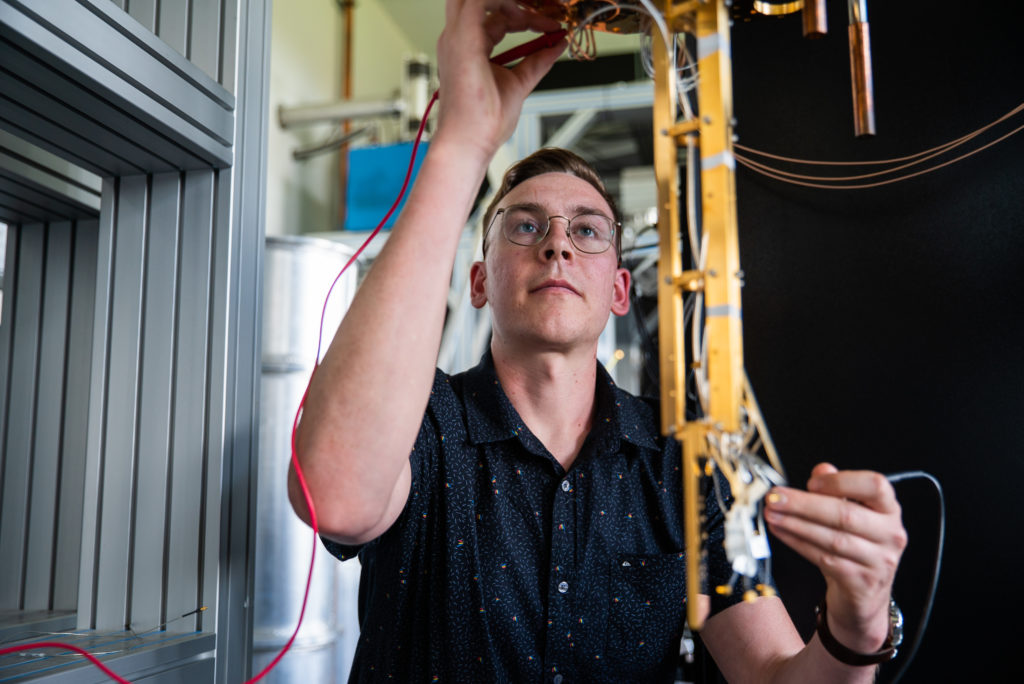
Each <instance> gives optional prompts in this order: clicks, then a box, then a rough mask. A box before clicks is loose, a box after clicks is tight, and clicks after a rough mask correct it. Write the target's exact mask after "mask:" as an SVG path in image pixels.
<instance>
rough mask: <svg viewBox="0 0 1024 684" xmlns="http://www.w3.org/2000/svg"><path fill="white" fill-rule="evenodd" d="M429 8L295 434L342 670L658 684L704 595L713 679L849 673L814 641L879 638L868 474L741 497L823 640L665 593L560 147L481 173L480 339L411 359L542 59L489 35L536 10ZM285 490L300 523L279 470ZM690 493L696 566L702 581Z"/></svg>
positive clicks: (658, 526) (664, 478) (774, 621)
mask: <svg viewBox="0 0 1024 684" xmlns="http://www.w3.org/2000/svg"><path fill="white" fill-rule="evenodd" d="M446 15H447V23H446V27H445V30H444V33H443V34H442V36H441V38H440V40H439V42H438V59H439V69H440V76H441V97H440V115H439V121H438V128H437V131H436V133H435V135H434V137H433V139H432V142H431V145H430V150H429V152H428V154H427V155H426V157H425V159H424V161H423V165H422V167H421V169H420V171H419V176H418V179H417V182H416V184H415V186H414V187H413V189H412V191H411V194H410V197H409V201H408V203H407V205H406V208H405V210H404V211H403V213H402V215H401V217H400V218H399V220H398V221H397V222H396V225H395V226H394V228H393V229H392V234H391V236H390V238H389V240H388V242H387V244H386V245H385V246H384V248H383V249H382V250H381V252H380V254H379V256H378V257H377V259H376V261H375V263H374V266H373V268H372V269H371V271H370V273H368V274H367V276H366V278H365V280H364V282H363V284H362V285H361V287H360V289H359V292H358V293H357V296H356V297H355V299H354V300H353V302H352V304H351V306H350V308H349V311H348V313H347V315H346V317H345V320H344V321H343V322H342V324H341V326H340V327H339V329H338V331H337V333H336V335H335V337H334V340H333V342H332V344H331V346H330V348H329V350H328V353H327V354H326V356H325V358H324V361H323V363H322V364H321V365H320V366H319V368H318V370H317V372H316V374H315V376H314V378H313V380H312V383H311V386H310V390H309V395H308V398H307V400H306V404H305V408H304V413H303V416H302V421H301V424H300V427H299V433H298V457H299V460H300V462H301V467H302V470H303V473H304V475H305V478H306V481H307V483H308V486H309V489H310V492H311V496H312V499H313V502H314V505H315V507H316V512H317V518H318V522H319V527H320V531H321V534H322V535H323V536H324V537H325V540H326V541H327V544H328V548H329V549H330V550H331V551H332V552H333V553H335V554H336V555H338V556H340V557H342V558H345V557H349V556H351V555H354V554H355V553H356V552H357V551H362V555H361V558H362V560H363V564H364V568H363V579H362V584H361V588H360V592H361V595H362V598H363V600H362V601H361V604H363V605H364V606H365V608H366V613H365V614H364V615H362V616H361V622H362V624H361V636H360V644H359V650H358V651H357V655H356V662H355V664H354V667H353V676H352V678H353V681H384V680H388V679H393V680H396V681H403V682H405V681H460V682H501V681H508V682H526V681H530V682H532V681H538V682H539V681H550V682H554V683H555V684H562V683H563V682H566V683H567V682H572V681H583V682H599V681H609V682H625V681H671V680H672V673H673V671H674V657H675V656H676V655H677V653H678V650H677V649H678V639H679V635H680V632H681V629H682V621H683V618H682V616H683V606H684V601H685V600H687V599H689V600H698V601H701V602H702V603H706V604H710V605H711V610H712V614H711V616H710V617H709V618H708V620H707V621H706V623H705V625H704V627H703V630H702V632H701V634H702V637H703V640H704V643H705V645H706V646H707V647H708V649H709V651H710V652H711V654H712V655H713V657H714V658H715V661H716V663H717V664H718V666H719V668H720V669H721V670H722V672H723V673H724V675H725V676H726V677H727V678H728V679H729V680H730V681H800V682H804V681H807V682H811V681H814V682H817V681H828V682H867V681H871V680H872V678H873V670H874V668H873V666H871V665H848V664H845V663H844V662H840V660H839V659H837V657H836V656H834V655H833V654H839V656H840V657H842V658H843V659H844V660H856V658H851V657H849V656H850V654H854V655H855V654H858V653H859V654H872V653H874V652H876V651H878V650H879V649H881V648H882V647H883V645H884V644H885V642H886V640H887V638H888V637H889V634H890V625H889V612H888V607H889V598H890V590H891V586H892V580H893V576H894V574H895V570H896V567H897V564H898V562H899V558H900V555H901V553H902V550H903V548H904V546H905V544H906V535H905V532H904V530H903V527H902V524H901V522H900V508H899V505H898V503H897V501H896V499H895V496H894V494H893V490H892V488H891V487H890V486H889V484H888V483H887V482H886V481H885V479H884V478H883V477H882V476H880V475H878V474H876V473H869V472H838V471H837V470H836V469H835V468H834V467H832V466H830V465H827V464H822V465H819V466H818V467H816V468H815V470H814V471H813V473H812V477H811V480H810V482H809V483H808V491H806V492H804V491H799V490H796V489H791V488H778V489H777V490H776V492H775V496H773V497H771V501H770V503H769V504H768V506H767V510H766V519H767V520H768V522H769V524H770V527H771V530H772V532H773V533H774V534H775V536H776V537H777V538H778V539H780V540H782V541H783V542H785V543H786V544H788V545H790V546H791V547H793V548H794V549H796V550H797V551H798V552H800V553H801V554H802V555H804V556H805V557H806V558H808V559H809V560H810V561H811V562H813V563H815V564H816V565H817V566H818V567H819V568H820V569H821V571H822V572H823V574H824V576H825V579H826V583H827V592H826V596H825V601H826V605H827V617H826V619H825V621H824V624H825V625H826V626H827V627H828V633H829V634H831V637H832V640H833V641H834V642H835V643H834V644H833V645H832V646H831V648H830V649H829V650H826V648H825V647H824V646H823V645H822V641H821V638H820V637H819V636H817V635H816V636H815V637H814V638H812V639H811V641H810V642H809V643H808V644H804V642H803V641H802V639H801V638H800V637H799V635H798V633H797V632H796V630H795V629H794V627H793V625H792V623H791V622H790V620H789V617H788V615H787V613H786V610H785V608H784V607H783V605H782V603H781V601H780V600H779V599H777V598H763V599H759V600H757V601H753V602H738V603H737V602H733V601H729V600H724V599H721V598H717V597H716V599H715V600H714V601H713V602H712V601H711V600H710V599H709V598H708V597H707V596H699V597H686V596H685V590H684V587H683V573H682V568H683V566H684V563H683V559H684V557H685V553H686V549H685V548H683V546H682V534H681V531H680V527H681V516H682V513H681V494H680V486H679V473H678V462H679V452H678V445H676V444H675V443H674V442H672V441H666V440H664V439H662V438H661V437H660V436H659V435H658V434H657V424H656V416H657V412H656V411H654V410H653V409H652V407H651V406H649V405H648V404H647V403H645V402H642V401H640V400H638V399H636V398H633V397H630V396H629V395H627V394H626V393H624V392H622V391H621V390H618V389H617V388H615V387H614V386H613V385H612V383H611V382H610V379H609V378H608V377H607V375H606V374H605V373H604V371H603V369H601V368H600V367H599V366H598V364H597V363H596V360H595V354H596V348H597V339H598V336H599V335H600V332H601V330H602V329H603V328H604V325H605V323H606V322H607V319H608V315H609V312H611V313H615V314H618V315H621V314H624V313H626V311H627V310H628V296H627V293H628V289H629V281H630V278H629V273H628V271H626V270H625V269H622V268H619V266H618V245H616V244H614V243H615V240H616V233H617V228H615V226H614V222H613V219H614V217H615V211H614V207H613V206H612V203H611V201H610V198H609V197H608V196H607V193H605V192H604V191H603V187H602V186H601V184H600V182H599V181H596V179H594V178H592V177H590V174H589V172H588V171H587V169H586V167H585V165H584V164H581V163H579V161H580V160H578V159H577V158H575V157H573V156H572V155H567V154H565V153H562V152H544V153H542V154H541V155H540V156H539V157H532V158H530V159H528V160H526V161H525V162H523V164H521V165H520V166H518V167H516V168H515V169H514V170H513V172H512V174H511V176H507V177H506V183H505V184H504V185H503V187H502V188H501V190H500V192H499V193H498V195H497V197H496V199H495V203H494V204H493V205H492V207H491V209H490V210H489V212H488V217H487V218H488V224H487V225H488V229H487V234H486V236H485V250H486V257H485V259H484V261H482V262H479V263H477V264H474V266H473V268H472V274H471V278H472V290H471V291H472V295H471V296H472V301H473V303H474V305H476V306H483V305H484V304H488V305H490V307H491V310H492V316H493V327H492V330H493V335H492V342H491V346H490V350H489V352H488V354H487V355H486V356H485V358H484V359H483V361H482V363H481V365H480V366H479V367H477V368H476V369H473V370H471V371H469V372H467V373H464V374H460V375H457V376H452V377H449V376H446V375H444V374H443V373H440V372H436V371H435V367H434V366H435V362H436V356H437V352H438V348H439V345H440V340H441V333H442V329H443V324H444V312H445V303H446V300H447V290H448V286H449V282H450V274H451V269H452V265H453V261H454V258H455V254H456V249H457V243H458V239H459V234H460V232H461V230H462V228H463V226H464V224H465V221H466V217H467V216H468V214H469V212H470V210H471V207H472V203H473V201H474V199H475V195H476V190H477V188H478V187H479V184H480V182H481V180H482V178H483V176H484V173H485V171H486V168H487V164H488V163H489V161H490V158H491V156H492V155H493V154H494V152H495V151H496V150H497V148H498V146H499V145H500V144H501V143H502V142H503V141H504V140H506V139H507V138H508V137H509V135H511V132H512V130H513V129H514V126H515V122H516V120H517V118H518V115H519V111H520V108H521V105H522V102H523V99H524V98H525V97H526V95H527V94H528V93H529V92H530V90H531V89H532V88H533V87H534V86H535V85H536V83H537V82H538V81H539V80H540V78H541V77H542V76H543V74H544V73H546V71H547V70H548V69H549V68H550V66H551V64H552V63H553V62H554V60H555V59H556V58H557V57H558V54H559V53H560V51H561V48H560V47H556V48H551V49H547V50H543V51H541V52H538V53H536V54H534V55H531V56H529V57H527V58H526V59H525V60H523V61H522V62H521V63H520V64H518V65H517V66H515V67H514V68H512V69H505V68H501V67H497V66H495V65H493V64H491V63H490V62H489V60H488V56H489V54H490V52H491V50H492V49H493V47H494V46H495V45H496V44H497V43H498V41H499V40H500V39H501V38H502V37H503V36H504V35H505V34H506V33H507V32H511V31H521V30H533V31H551V30H555V29H557V28H558V26H557V24H555V23H554V22H552V21H550V20H547V19H544V18H542V17H539V16H537V15H534V14H531V13H529V12H527V11H524V10H522V9H521V8H519V7H518V6H517V5H516V4H515V2H513V1H512V0H448V2H447V7H446ZM531 218H532V220H530V219H531ZM410 453H411V455H410ZM289 482H290V493H291V497H292V501H293V506H294V508H295V510H296V512H297V513H298V514H299V515H300V516H301V517H303V519H305V520H307V522H308V520H309V517H308V511H307V510H306V506H305V503H304V498H303V496H302V493H301V491H300V489H299V487H298V484H297V478H296V477H295V473H294V471H293V472H292V473H291V475H290V480H289ZM705 500H706V501H707V503H708V518H709V519H708V527H709V529H710V530H711V531H712V534H713V537H712V539H710V540H709V543H708V548H709V556H710V558H709V572H710V575H711V577H712V579H713V580H714V579H716V578H721V577H722V576H725V577H726V578H727V577H728V572H729V569H728V567H727V566H725V565H724V561H723V559H722V552H721V544H720V537H716V536H715V535H720V526H719V523H720V512H719V511H718V510H717V506H716V505H715V500H714V497H713V496H708V497H705ZM844 653H845V654H846V655H844Z"/></svg>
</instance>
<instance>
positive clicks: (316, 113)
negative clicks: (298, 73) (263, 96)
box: [277, 100, 406, 128]
mask: <svg viewBox="0 0 1024 684" xmlns="http://www.w3.org/2000/svg"><path fill="white" fill-rule="evenodd" d="M405 110H406V105H405V102H403V101H402V100H376V101H368V102H331V103H328V104H322V105H306V106H301V107H278V109H277V118H278V121H279V123H280V124H281V128H291V127H293V126H309V125H312V124H319V123H330V122H332V121H344V120H346V119H360V118H368V117H374V116H391V115H396V114H401V113H402V112H404V111H405Z"/></svg>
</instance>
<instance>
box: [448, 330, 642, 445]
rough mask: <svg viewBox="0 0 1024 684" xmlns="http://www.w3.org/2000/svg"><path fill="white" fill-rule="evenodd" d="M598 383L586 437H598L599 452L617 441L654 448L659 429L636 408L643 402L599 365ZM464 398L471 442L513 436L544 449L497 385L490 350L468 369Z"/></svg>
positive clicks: (482, 441) (525, 443)
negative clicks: (590, 424)
mask: <svg viewBox="0 0 1024 684" xmlns="http://www.w3.org/2000/svg"><path fill="white" fill-rule="evenodd" d="M595 363H596V362H595ZM596 386H597V389H596V399H597V413H596V415H595V419H594V426H593V428H592V429H591V435H590V438H591V440H594V439H596V440H598V441H597V444H596V445H597V449H598V451H599V452H600V453H609V452H614V451H618V449H619V443H620V441H626V442H629V443H630V444H634V445H636V446H639V447H645V448H649V449H658V448H659V446H658V444H657V442H656V441H655V436H656V435H657V427H656V426H655V427H654V430H653V431H652V429H651V426H650V420H649V416H644V415H643V413H644V412H642V411H640V410H639V408H640V406H639V405H640V404H642V402H640V401H639V400H638V399H637V398H636V397H633V396H632V395H630V394H629V393H627V392H625V391H623V390H622V389H620V388H619V387H618V386H617V385H616V384H615V381H614V380H612V378H611V376H610V375H609V374H608V371H607V370H605V368H604V366H602V365H601V364H600V363H598V364H597V378H596ZM462 401H463V405H464V407H465V410H466V427H467V432H468V436H469V440H470V442H472V443H473V444H485V443H490V442H499V441H503V440H507V439H513V438H517V439H519V440H520V441H521V442H522V443H523V446H524V447H526V449H527V450H529V451H531V452H534V453H544V452H545V451H546V450H545V449H544V447H543V445H541V444H540V441H539V440H537V438H536V437H534V435H533V433H531V432H530V430H529V428H527V427H526V426H525V424H524V423H523V420H522V418H520V416H519V413H518V412H517V411H516V410H515V407H514V406H512V402H511V401H509V399H508V396H506V394H505V391H504V390H503V389H502V388H501V382H500V381H499V380H498V374H497V372H496V371H495V369H494V358H493V357H492V356H491V352H490V350H489V349H488V350H487V351H486V352H484V355H483V357H482V358H481V359H480V363H479V364H477V365H476V366H475V367H474V368H471V369H470V370H468V371H466V374H465V391H464V393H463V397H462Z"/></svg>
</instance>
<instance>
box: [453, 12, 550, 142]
mask: <svg viewBox="0 0 1024 684" xmlns="http://www.w3.org/2000/svg"><path fill="white" fill-rule="evenodd" d="M445 17H446V22H445V28H444V31H443V32H442V34H441V37H440V38H439V39H438V41H437V60H438V73H439V77H440V81H441V88H440V96H439V106H440V111H439V115H438V127H437V132H436V133H435V134H434V137H433V141H434V143H436V144H445V143H447V142H449V141H450V140H455V139H457V140H458V141H459V144H460V146H466V147H469V149H476V150H478V151H479V155H480V159H482V160H485V161H486V162H489V161H490V159H491V157H492V156H493V155H494V153H495V152H496V151H497V149H498V147H499V146H501V144H502V143H504V142H505V141H506V140H508V138H509V137H510V136H511V135H512V132H513V131H514V130H515V126H516V122H517V121H518V120H519V113H520V110H521V109H522V106H523V100H525V99H526V96H527V95H529V94H530V91H532V90H533V88H534V87H535V86H536V85H537V83H539V82H540V79H541V78H543V76H544V74H546V73H547V72H548V70H549V69H550V68H551V65H552V64H554V63H555V60H556V59H557V58H558V56H559V55H560V54H561V53H562V51H563V50H564V49H565V46H566V43H564V42H561V43H559V44H558V45H556V46H554V47H550V48H546V49H542V50H540V51H538V52H535V53H534V54H532V55H529V56H527V57H525V58H524V59H523V60H522V61H520V62H519V64H517V65H515V66H513V67H511V68H508V67H502V66H498V65H496V64H494V63H493V62H491V61H490V58H491V52H492V51H493V50H494V47H495V46H496V45H497V44H498V43H499V42H501V40H502V39H503V38H504V37H505V35H506V34H507V33H510V32H514V31H537V32H540V33H546V32H550V31H557V30H559V29H560V28H561V25H560V24H559V23H558V22H557V21H555V20H554V19H550V18H548V17H543V16H541V15H539V14H536V13H534V12H533V11H530V10H527V9H524V8H522V7H520V6H519V5H518V4H516V2H514V0H447V2H446V3H445Z"/></svg>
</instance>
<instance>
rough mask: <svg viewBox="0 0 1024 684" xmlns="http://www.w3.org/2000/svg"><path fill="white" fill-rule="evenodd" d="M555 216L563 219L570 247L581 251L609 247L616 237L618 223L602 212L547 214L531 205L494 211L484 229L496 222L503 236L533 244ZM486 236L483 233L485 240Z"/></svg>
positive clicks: (542, 237)
mask: <svg viewBox="0 0 1024 684" xmlns="http://www.w3.org/2000/svg"><path fill="white" fill-rule="evenodd" d="M556 218H560V219H563V220H565V234H566V235H567V236H569V241H570V242H571V243H572V245H573V247H575V248H576V249H578V250H579V251H581V252H583V253H584V254H601V253H602V252H606V251H608V248H609V247H611V245H612V241H613V240H614V239H615V231H616V229H617V228H618V227H619V225H620V224H619V223H618V222H617V221H613V220H612V219H610V218H608V217H607V216H605V215H604V214H580V215H579V216H573V217H572V218H566V217H565V216H548V215H547V214H545V213H544V212H543V211H542V210H540V209H535V208H532V207H505V208H504V209H499V210H498V211H496V212H495V213H494V218H493V219H491V224H490V225H489V226H487V231H488V232H490V230H491V227H493V226H494V224H495V222H498V223H499V225H500V226H501V234H502V235H504V236H505V239H506V240H508V241H509V242H511V243H513V244H516V245H522V246H523V247H532V246H533V245H536V244H539V243H540V242H542V241H543V240H544V238H546V237H547V236H548V232H549V231H550V229H551V219H556ZM486 238H487V234H486V233H485V234H484V239H485V241H486ZM484 244H486V242H485V243H484Z"/></svg>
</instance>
